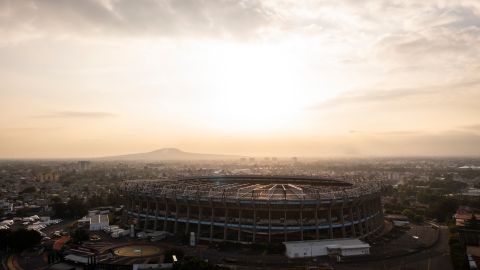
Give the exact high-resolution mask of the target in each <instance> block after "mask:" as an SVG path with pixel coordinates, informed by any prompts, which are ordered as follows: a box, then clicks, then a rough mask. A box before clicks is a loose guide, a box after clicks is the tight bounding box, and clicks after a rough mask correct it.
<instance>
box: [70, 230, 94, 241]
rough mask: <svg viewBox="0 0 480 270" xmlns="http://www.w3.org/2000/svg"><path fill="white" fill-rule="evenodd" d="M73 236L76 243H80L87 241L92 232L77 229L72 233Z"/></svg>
mask: <svg viewBox="0 0 480 270" xmlns="http://www.w3.org/2000/svg"><path fill="white" fill-rule="evenodd" d="M71 236H72V241H73V242H74V243H77V244H80V243H82V242H84V241H87V240H88V239H89V237H90V234H89V232H88V231H87V230H85V229H76V230H74V231H73V232H72V233H71Z"/></svg>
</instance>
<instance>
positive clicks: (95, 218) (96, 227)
mask: <svg viewBox="0 0 480 270" xmlns="http://www.w3.org/2000/svg"><path fill="white" fill-rule="evenodd" d="M109 225H110V220H109V218H108V215H92V216H91V217H90V231H100V230H103V229H105V228H106V227H108V226H109Z"/></svg>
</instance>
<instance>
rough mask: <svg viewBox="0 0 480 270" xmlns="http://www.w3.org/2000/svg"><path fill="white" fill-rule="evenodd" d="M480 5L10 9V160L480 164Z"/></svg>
mask: <svg viewBox="0 0 480 270" xmlns="http://www.w3.org/2000/svg"><path fill="white" fill-rule="evenodd" d="M479 44H480V1H478V0H462V1H460V0H448V1H447V0H443V1H440V0H423V1H413V0H412V1H409V0H407V1H396V0H337V1H326V0H316V1H309V0H305V1H296V0H265V1H260V0H238V1H233V0H203V1H202V0H135V1H131V0H83V1H78V0H62V1H58V0H30V1H27V0H0V158H66V157H99V156H109V155H116V154H125V153H135V152H144V151H151V150H154V149H159V148H164V147H176V148H180V149H182V150H184V151H189V152H204V153H218V154H241V155H256V156H278V157H282V156H306V157H331V156H332V157H333V156H353V157H368V156H417V155H421V156H451V155H453V156H464V155H468V156H472V155H473V156H477V155H480V46H479Z"/></svg>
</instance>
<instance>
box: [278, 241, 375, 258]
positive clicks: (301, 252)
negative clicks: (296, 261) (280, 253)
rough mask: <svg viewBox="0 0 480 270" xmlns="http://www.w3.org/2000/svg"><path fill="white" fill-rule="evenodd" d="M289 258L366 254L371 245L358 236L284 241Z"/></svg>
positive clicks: (368, 252)
mask: <svg viewBox="0 0 480 270" xmlns="http://www.w3.org/2000/svg"><path fill="white" fill-rule="evenodd" d="M284 244H285V247H286V251H285V255H286V256H287V257H288V258H292V259H293V258H305V257H318V256H328V255H333V256H342V257H347V256H365V255H369V254H370V245H369V244H367V243H365V242H363V241H361V240H360V239H356V238H346V239H328V240H310V241H293V242H284Z"/></svg>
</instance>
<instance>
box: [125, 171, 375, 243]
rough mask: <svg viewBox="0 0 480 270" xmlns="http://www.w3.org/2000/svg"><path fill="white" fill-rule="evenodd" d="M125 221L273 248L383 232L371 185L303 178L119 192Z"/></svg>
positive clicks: (218, 179) (147, 184) (194, 182)
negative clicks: (271, 244) (269, 245)
mask: <svg viewBox="0 0 480 270" xmlns="http://www.w3.org/2000/svg"><path fill="white" fill-rule="evenodd" d="M121 189H122V192H123V194H124V198H125V211H124V219H125V222H132V221H135V224H136V226H137V227H136V228H137V229H140V230H143V231H168V232H171V233H175V234H190V233H191V232H194V233H195V235H196V238H197V240H202V241H210V242H214V241H229V242H240V243H274V242H277V243H278V242H285V241H302V240H314V239H332V238H348V237H359V238H362V237H366V236H368V235H370V234H373V233H375V232H376V231H378V230H379V229H381V228H382V226H383V212H382V206H381V201H380V192H381V186H380V185H379V184H378V183H375V182H361V181H354V180H340V179H334V178H326V177H305V176H301V177H300V176H258V175H255V176H252V175H242V176H238V175H235V176H233V175H229V176H201V177H191V178H183V179H175V180H163V179H162V180H132V181H125V182H123V183H122V186H121Z"/></svg>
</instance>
